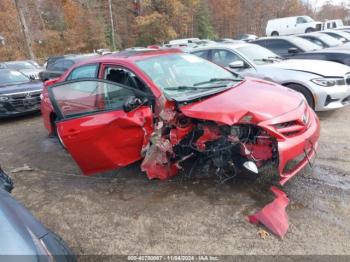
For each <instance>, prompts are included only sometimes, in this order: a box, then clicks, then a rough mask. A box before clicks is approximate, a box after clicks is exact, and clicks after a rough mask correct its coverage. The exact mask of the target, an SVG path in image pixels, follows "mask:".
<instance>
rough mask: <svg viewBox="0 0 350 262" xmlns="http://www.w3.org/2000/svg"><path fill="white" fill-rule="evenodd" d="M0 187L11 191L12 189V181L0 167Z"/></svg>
mask: <svg viewBox="0 0 350 262" xmlns="http://www.w3.org/2000/svg"><path fill="white" fill-rule="evenodd" d="M0 189H3V190H5V191H7V192H9V193H11V191H12V189H13V181H12V179H11V177H9V176H8V175H7V174H6V173H5V172H4V171H3V170H2V169H1V167H0Z"/></svg>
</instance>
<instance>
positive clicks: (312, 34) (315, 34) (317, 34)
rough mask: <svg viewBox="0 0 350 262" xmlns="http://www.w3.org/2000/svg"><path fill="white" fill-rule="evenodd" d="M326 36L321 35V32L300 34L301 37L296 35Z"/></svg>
mask: <svg viewBox="0 0 350 262" xmlns="http://www.w3.org/2000/svg"><path fill="white" fill-rule="evenodd" d="M308 35H310V36H324V34H322V33H320V32H312V33H307V34H299V35H296V36H308Z"/></svg>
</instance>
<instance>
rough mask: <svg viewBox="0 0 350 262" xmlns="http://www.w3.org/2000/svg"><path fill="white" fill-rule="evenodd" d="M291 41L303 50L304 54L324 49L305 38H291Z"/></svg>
mask: <svg viewBox="0 0 350 262" xmlns="http://www.w3.org/2000/svg"><path fill="white" fill-rule="evenodd" d="M289 40H290V41H291V42H292V43H293V44H294V45H296V46H297V47H299V48H300V49H301V50H303V51H304V52H308V51H315V50H320V49H322V47H320V46H318V45H316V44H314V43H312V42H310V41H309V40H306V39H304V38H300V37H297V36H295V37H291V38H289Z"/></svg>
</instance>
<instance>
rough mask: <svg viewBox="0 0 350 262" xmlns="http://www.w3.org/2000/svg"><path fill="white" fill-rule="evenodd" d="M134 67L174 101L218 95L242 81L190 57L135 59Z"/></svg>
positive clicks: (205, 61) (172, 56) (204, 61)
mask: <svg viewBox="0 0 350 262" xmlns="http://www.w3.org/2000/svg"><path fill="white" fill-rule="evenodd" d="M136 64H137V65H138V67H140V68H141V70H142V71H143V72H145V73H146V74H147V75H148V76H149V77H150V78H151V79H152V81H153V82H154V83H155V84H156V85H157V86H158V87H159V88H161V89H162V91H163V92H164V93H165V94H166V95H167V96H168V97H170V98H173V99H175V100H177V98H179V97H184V96H186V95H188V94H195V96H196V97H200V96H204V95H208V93H217V92H220V91H222V90H225V89H227V88H231V87H232V86H233V85H234V84H236V83H237V82H239V81H241V80H242V78H240V77H237V76H235V75H233V74H232V73H231V72H229V71H227V70H225V69H223V68H221V67H220V66H218V65H215V64H213V63H211V62H209V61H207V60H204V59H202V58H200V57H197V56H195V55H191V54H169V55H163V56H156V57H152V58H147V59H142V60H138V61H136ZM190 97H191V96H190ZM181 100H183V99H181Z"/></svg>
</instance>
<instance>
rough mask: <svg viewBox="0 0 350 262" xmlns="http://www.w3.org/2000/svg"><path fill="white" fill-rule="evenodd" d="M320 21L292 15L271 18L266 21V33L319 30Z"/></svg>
mask: <svg viewBox="0 0 350 262" xmlns="http://www.w3.org/2000/svg"><path fill="white" fill-rule="evenodd" d="M321 27H322V22H316V21H314V20H313V19H312V18H311V17H309V16H292V17H284V18H277V19H271V20H269V21H268V22H267V26H266V35H267V36H279V35H294V34H303V33H309V32H312V31H319V30H321Z"/></svg>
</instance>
